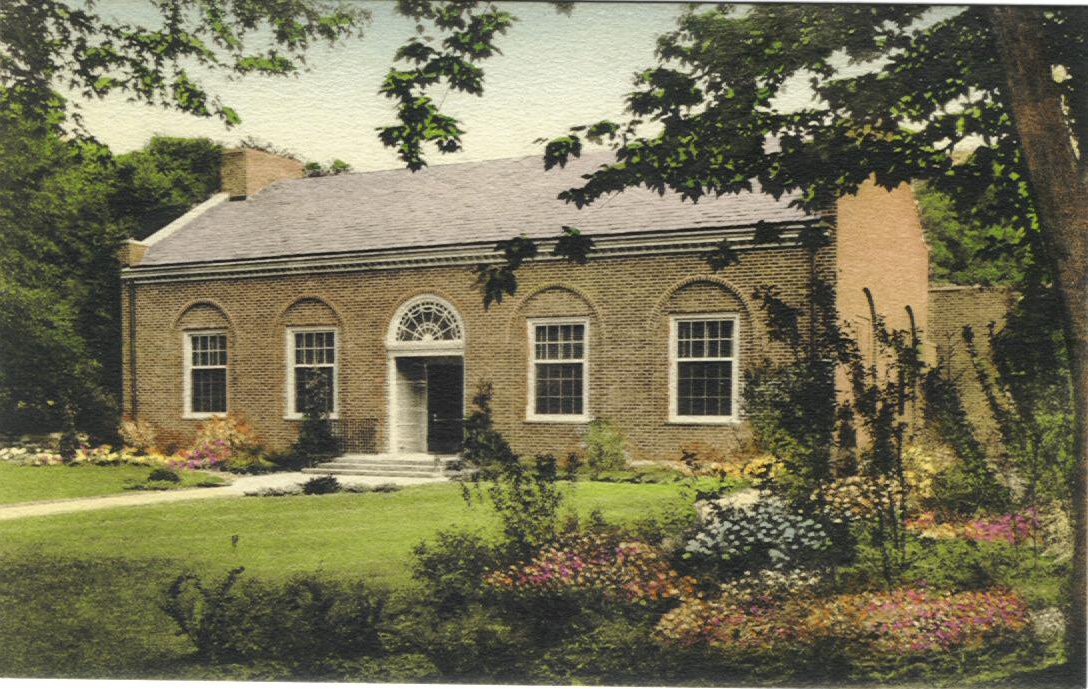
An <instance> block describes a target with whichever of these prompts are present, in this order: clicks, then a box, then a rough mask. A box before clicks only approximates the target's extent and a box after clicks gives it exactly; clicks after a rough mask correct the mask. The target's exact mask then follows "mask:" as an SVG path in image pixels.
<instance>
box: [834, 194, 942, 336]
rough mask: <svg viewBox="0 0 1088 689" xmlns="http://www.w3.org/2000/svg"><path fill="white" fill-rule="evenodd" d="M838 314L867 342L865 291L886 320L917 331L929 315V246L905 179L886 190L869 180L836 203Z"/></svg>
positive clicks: (869, 319)
mask: <svg viewBox="0 0 1088 689" xmlns="http://www.w3.org/2000/svg"><path fill="white" fill-rule="evenodd" d="M835 240H836V245H837V248H836V251H837V256H838V266H837V274H838V281H837V293H836V297H837V301H838V309H839V315H840V317H841V318H843V319H844V320H845V321H847V322H848V323H850V324H851V325H853V326H854V329H855V330H856V335H857V337H858V341H859V344H861V345H862V347H863V348H865V347H869V348H871V347H872V342H871V339H872V338H871V332H872V329H871V325H870V324H871V322H872V316H871V311H870V307H869V297H868V296H866V293H865V290H868V291H869V294H870V295H871V296H872V300H873V305H874V306H875V309H876V312H877V315H878V316H880V317H882V318H884V319H885V322H886V324H887V326H888V327H889V328H892V329H897V330H909V329H910V327H911V318H910V315H909V313H908V307H909V309H910V313H913V315H914V324H915V326H916V327H917V329H918V330H919V331H921V330H922V329H924V327H925V324H926V320H927V318H928V313H927V312H928V308H929V307H928V289H929V248H928V247H927V246H926V243H925V239H924V235H923V233H922V225H921V222H920V220H919V218H918V211H917V207H916V205H915V202H914V195H913V194H912V193H911V190H910V187H909V186H908V185H906V184H903V185H900V186H899V187H898V188H896V189H894V190H892V191H890V192H889V191H886V190H884V189H881V188H879V187H877V186H876V185H875V184H872V183H871V182H870V183H868V184H865V185H863V186H862V187H861V189H859V190H858V193H857V194H853V195H850V196H846V197H843V198H842V199H840V200H839V202H838V204H837V208H836V232H835Z"/></svg>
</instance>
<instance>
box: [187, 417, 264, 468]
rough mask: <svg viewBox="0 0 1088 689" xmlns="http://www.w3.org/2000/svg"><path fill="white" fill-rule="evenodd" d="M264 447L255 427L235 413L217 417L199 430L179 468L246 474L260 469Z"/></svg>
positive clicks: (204, 423) (206, 421)
mask: <svg viewBox="0 0 1088 689" xmlns="http://www.w3.org/2000/svg"><path fill="white" fill-rule="evenodd" d="M259 455H260V444H259V442H258V440H257V436H256V434H255V433H254V431H253V428H252V427H251V426H250V425H249V424H248V423H246V422H245V421H244V420H243V419H241V418H240V417H238V416H235V415H233V414H226V415H224V416H213V417H212V418H210V419H207V420H205V421H204V422H202V423H201V424H200V426H199V427H198V428H197V434H196V439H195V440H194V442H193V446H192V448H191V449H189V450H187V451H184V452H182V453H181V459H180V460H178V461H175V462H174V463H175V464H176V465H177V466H182V467H184V468H186V469H220V470H227V471H230V470H234V469H240V470H242V471H245V470H247V469H252V468H254V467H258V468H257V470H256V471H255V472H253V473H259V472H260V468H259V467H260V466H261V462H260V460H259Z"/></svg>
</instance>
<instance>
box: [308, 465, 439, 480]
mask: <svg viewBox="0 0 1088 689" xmlns="http://www.w3.org/2000/svg"><path fill="white" fill-rule="evenodd" d="M302 473H304V474H320V475H325V476H329V475H331V476H379V477H380V476H389V477H397V478H401V477H403V478H449V476H450V475H449V474H447V473H443V472H440V471H411V470H398V469H357V468H342V467H336V468H322V467H307V468H305V469H303V470H302Z"/></svg>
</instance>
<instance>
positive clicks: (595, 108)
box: [82, 0, 684, 170]
mask: <svg viewBox="0 0 1088 689" xmlns="http://www.w3.org/2000/svg"><path fill="white" fill-rule="evenodd" d="M361 4H364V5H365V6H366V7H367V8H368V9H370V10H371V12H372V14H373V21H372V23H371V24H370V26H369V27H368V28H367V29H366V32H365V35H364V37H363V38H361V39H351V41H350V42H349V43H347V44H343V45H341V46H338V47H335V48H329V47H327V46H325V45H324V44H322V45H320V46H318V47H315V48H314V49H312V51H311V52H310V53H309V57H308V62H309V67H310V71H308V72H306V73H303V74H301V75H300V76H298V77H278V78H272V77H257V76H252V77H244V78H241V79H236V80H233V81H226V80H225V79H224V78H223V77H221V76H216V75H212V76H209V77H207V78H206V79H205V83H206V84H207V85H208V86H209V87H210V90H211V91H212V92H213V93H218V94H220V95H221V96H222V98H223V101H224V102H225V104H227V105H229V106H231V107H233V108H234V109H235V110H237V111H238V113H239V115H240V116H241V118H242V124H241V125H239V126H236V127H234V128H232V129H229V130H228V129H227V128H226V127H225V126H224V125H223V124H222V123H221V122H219V121H218V120H212V119H201V118H197V117H194V116H192V115H185V114H181V113H177V112H171V111H166V110H163V109H160V108H154V107H150V106H146V105H138V104H133V103H128V102H125V100H124V99H123V97H120V96H118V97H112V96H111V97H110V98H108V99H106V100H102V101H91V102H87V103H84V104H83V105H82V108H83V115H84V119H85V124H86V126H87V128H88V130H89V131H90V132H91V133H92V134H93V135H95V136H96V137H97V138H98V139H99V140H100V141H102V142H103V143H106V144H107V145H109V146H110V148H111V149H112V150H113V151H114V152H115V153H123V152H126V151H131V150H133V149H137V148H140V147H141V146H143V145H144V144H145V143H146V142H147V140H148V139H149V138H150V137H151V136H152V135H155V134H168V135H173V136H207V137H210V138H212V139H215V140H217V141H221V142H223V143H225V144H234V143H237V142H238V141H239V140H241V139H242V138H243V137H247V136H252V137H256V138H257V139H261V140H264V141H268V142H270V143H272V144H274V145H276V146H277V147H280V148H286V149H288V150H290V151H292V152H293V153H295V154H296V155H298V156H299V157H300V158H301V159H303V160H316V161H320V162H326V163H327V162H329V161H331V160H332V159H333V158H339V159H341V160H344V161H346V162H348V163H350V164H351V165H352V166H353V167H354V168H355V169H356V170H374V169H388V168H394V167H399V166H400V165H401V163H399V161H398V159H397V158H396V156H395V154H394V153H393V152H392V151H391V150H390V149H385V148H384V147H382V145H381V143H380V142H379V141H378V138H377V132H376V131H375V128H376V127H379V126H382V125H388V124H393V123H394V118H393V114H394V109H393V105H392V102H391V101H389V100H387V99H386V98H384V97H382V96H380V95H379V94H378V87H379V85H380V83H381V80H382V78H383V77H384V75H385V73H386V71H387V70H388V68H389V66H390V64H391V62H392V57H393V53H394V51H395V50H396V49H397V47H398V46H400V45H401V44H402V43H403V42H404V41H405V39H407V38H409V37H411V36H412V35H414V23H413V22H411V21H410V20H408V19H406V18H404V17H400V16H399V15H397V14H396V13H395V12H394V8H393V5H392V3H391V2H365V3H361ZM500 4H502V3H500ZM503 6H504V8H505V9H508V10H510V11H512V12H513V13H514V14H515V15H516V16H517V17H518V18H519V20H520V21H519V22H517V23H516V24H515V25H514V27H513V28H512V29H511V30H510V31H509V32H508V33H507V34H506V36H503V37H500V46H501V48H502V50H503V55H501V56H497V57H495V58H492V59H490V60H488V61H487V62H486V63H485V64H484V68H485V72H486V80H485V93H484V96H483V97H482V98H478V97H475V96H467V95H464V94H451V95H449V96H448V97H446V99H445V104H444V106H445V109H446V110H447V111H448V113H449V114H452V115H455V116H457V117H458V118H460V119H461V121H462V125H463V127H464V128H465V129H466V130H467V133H466V135H465V136H464V137H463V143H464V149H465V150H464V151H463V152H461V153H457V154H452V155H441V154H438V153H432V154H430V155H429V157H428V160H429V162H430V164H432V165H434V164H442V163H452V162H464V161H469V160H483V159H490V158H504V157H512V156H525V155H536V154H540V153H541V152H542V150H543V149H542V146H541V145H540V144H535V143H534V139H537V138H540V137H549V138H550V137H553V136H556V135H559V134H562V133H564V132H565V131H566V130H567V128H568V127H570V126H571V125H576V124H583V123H589V122H594V121H597V120H599V119H602V118H613V119H616V118H619V117H621V116H622V115H623V96H624V94H625V93H627V92H628V91H629V90H630V89H631V80H632V76H633V74H634V73H635V72H636V71H638V70H641V69H644V68H646V67H649V66H652V65H653V64H654V46H655V39H656V37H657V36H658V35H660V34H662V33H665V32H667V31H670V30H671V29H673V28H675V24H676V19H677V17H679V16H680V14H681V13H682V12H683V10H684V5H682V4H678V3H670V4H658V3H584V4H579V5H577V6H576V7H575V9H574V12H573V13H572V14H571V15H570V16H567V15H563V14H559V13H557V12H556V11H555V9H554V7H553V6H551V5H550V4H546V3H516V4H515V3H508V4H505V5H503ZM149 8H150V3H149V2H147V0H100V2H99V4H98V9H99V11H100V12H101V13H102V14H105V15H112V16H115V17H116V18H118V19H122V20H127V21H139V22H141V23H151V22H154V20H155V19H156V14H155V12H154V10H153V9H149ZM434 95H435V97H436V98H438V99H442V98H443V96H444V92H443V91H441V90H439V91H436V92H435V93H434Z"/></svg>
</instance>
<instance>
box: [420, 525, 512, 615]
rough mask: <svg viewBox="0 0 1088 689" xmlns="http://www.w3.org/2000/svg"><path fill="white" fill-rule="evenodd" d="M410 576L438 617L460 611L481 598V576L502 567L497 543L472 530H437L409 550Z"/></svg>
mask: <svg viewBox="0 0 1088 689" xmlns="http://www.w3.org/2000/svg"><path fill="white" fill-rule="evenodd" d="M412 553H413V554H414V555H415V559H414V561H413V563H412V576H413V578H415V579H416V581H419V582H420V583H422V584H423V585H424V590H425V592H426V594H425V595H426V597H427V599H428V601H429V602H430V604H432V605H433V606H434V608H435V610H436V611H437V612H438V613H439V614H441V615H448V614H450V613H452V612H455V611H459V610H463V609H464V608H465V607H467V606H468V604H469V603H472V602H476V601H479V600H480V598H481V596H482V595H483V593H484V591H485V588H484V576H485V575H486V574H487V573H488V572H490V571H492V570H494V569H497V568H499V567H500V566H501V563H502V557H501V555H500V553H499V548H498V546H497V545H496V544H494V543H492V542H491V541H489V540H487V539H486V538H484V537H483V536H482V535H480V534H479V533H475V532H471V531H455V530H444V531H439V532H438V534H437V535H436V536H435V538H434V540H433V541H430V542H423V543H420V544H419V545H417V546H416V547H415V548H413V549H412Z"/></svg>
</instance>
